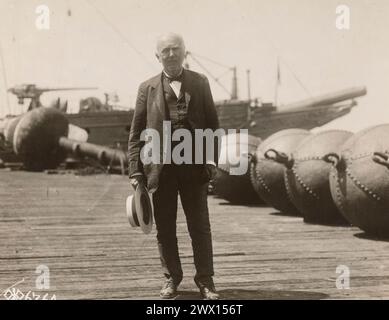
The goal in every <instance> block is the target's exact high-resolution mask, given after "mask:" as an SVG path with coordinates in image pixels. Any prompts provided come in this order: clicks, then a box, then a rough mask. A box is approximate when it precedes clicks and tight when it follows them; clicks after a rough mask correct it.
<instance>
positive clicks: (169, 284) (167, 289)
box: [159, 278, 178, 299]
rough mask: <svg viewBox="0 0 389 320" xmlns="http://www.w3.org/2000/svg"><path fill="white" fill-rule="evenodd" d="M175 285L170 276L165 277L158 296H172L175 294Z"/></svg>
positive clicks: (166, 297) (169, 297)
mask: <svg viewBox="0 0 389 320" xmlns="http://www.w3.org/2000/svg"><path fill="white" fill-rule="evenodd" d="M177 287H178V285H177V284H176V283H175V282H174V280H173V279H172V278H169V279H166V281H165V282H164V284H163V286H162V289H161V291H160V293H159V296H160V297H161V298H162V299H171V298H174V297H175V296H176V295H177Z"/></svg>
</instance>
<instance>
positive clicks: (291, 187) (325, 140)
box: [273, 130, 352, 225]
mask: <svg viewBox="0 0 389 320" xmlns="http://www.w3.org/2000/svg"><path fill="white" fill-rule="evenodd" d="M351 135H352V133H351V132H348V131H343V130H329V131H324V132H321V133H318V134H315V135H312V136H309V137H307V138H305V139H304V140H303V141H302V142H301V144H300V145H299V146H298V148H297V149H296V150H295V151H294V152H293V154H292V156H291V157H288V156H286V155H285V154H282V153H278V152H275V153H276V155H275V156H273V157H275V158H276V160H277V161H279V162H281V163H284V165H285V166H286V167H287V170H286V171H285V186H286V189H287V192H288V194H289V196H290V199H291V200H292V202H293V204H294V205H295V206H296V208H297V209H298V210H299V211H300V212H301V213H302V214H303V217H304V221H305V222H308V223H317V224H326V225H347V224H348V222H347V220H346V219H345V218H344V217H343V215H342V214H341V213H340V212H339V210H338V208H337V206H336V205H335V203H334V201H333V199H332V196H331V191H330V183H329V171H330V168H331V164H330V163H328V162H327V161H325V160H326V159H325V156H326V155H327V154H329V153H331V152H337V151H339V150H340V147H341V146H342V144H343V143H344V142H345V141H346V140H347V139H348V138H349V137H350V136H351Z"/></svg>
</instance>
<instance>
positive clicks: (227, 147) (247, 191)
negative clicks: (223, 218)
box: [213, 133, 263, 204]
mask: <svg viewBox="0 0 389 320" xmlns="http://www.w3.org/2000/svg"><path fill="white" fill-rule="evenodd" d="M260 142H261V139H259V138H257V137H254V136H251V135H247V134H243V133H238V134H228V135H225V136H223V139H222V143H221V150H220V158H219V165H218V168H217V174H216V177H215V179H214V181H213V188H214V193H215V194H216V195H217V196H219V197H220V198H223V199H225V200H227V201H229V202H231V203H233V204H260V203H263V200H261V199H260V198H259V196H258V194H257V193H256V192H255V190H254V188H253V186H252V184H251V181H250V170H249V167H250V162H251V160H252V155H253V154H254V153H255V150H256V149H257V147H258V145H259V143H260ZM231 159H234V163H232V161H231ZM243 162H246V163H247V168H246V170H244V172H235V173H240V174H232V172H233V171H232V170H234V169H237V168H238V167H239V166H242V163H243Z"/></svg>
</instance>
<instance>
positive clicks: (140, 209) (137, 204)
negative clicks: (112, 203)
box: [126, 185, 154, 234]
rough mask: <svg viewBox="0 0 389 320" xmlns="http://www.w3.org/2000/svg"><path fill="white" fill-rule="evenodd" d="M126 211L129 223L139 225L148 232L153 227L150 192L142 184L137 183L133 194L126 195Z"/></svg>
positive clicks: (133, 225) (152, 207)
mask: <svg viewBox="0 0 389 320" xmlns="http://www.w3.org/2000/svg"><path fill="white" fill-rule="evenodd" d="M126 213H127V218H128V221H129V223H130V225H131V226H132V227H134V228H136V227H140V228H141V230H142V231H143V233H145V234H148V233H150V232H151V230H152V228H153V215H154V206H153V200H152V194H150V193H149V192H148V190H147V188H146V187H145V186H143V185H138V186H137V188H136V190H135V194H134V195H130V196H128V197H127V200H126Z"/></svg>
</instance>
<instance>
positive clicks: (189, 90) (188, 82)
mask: <svg viewBox="0 0 389 320" xmlns="http://www.w3.org/2000/svg"><path fill="white" fill-rule="evenodd" d="M184 72H185V78H184V82H185V84H184V91H185V92H184V94H185V104H186V108H187V110H188V114H189V106H190V99H191V97H192V85H193V79H192V77H191V74H190V73H189V72H187V71H186V70H185V69H184ZM181 91H182V90H181Z"/></svg>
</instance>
